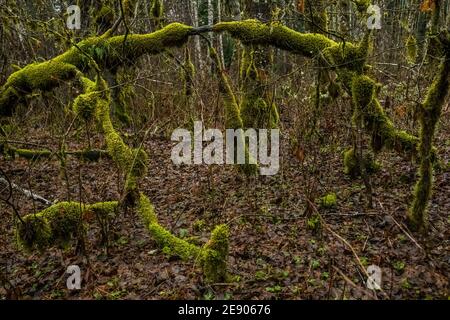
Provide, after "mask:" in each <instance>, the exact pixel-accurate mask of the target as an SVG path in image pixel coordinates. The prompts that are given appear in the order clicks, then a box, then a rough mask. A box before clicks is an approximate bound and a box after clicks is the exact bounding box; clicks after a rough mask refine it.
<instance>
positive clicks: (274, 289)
mask: <svg viewBox="0 0 450 320" xmlns="http://www.w3.org/2000/svg"><path fill="white" fill-rule="evenodd" d="M282 290H283V288H282V287H281V286H280V285H275V286H273V287H267V288H266V291H267V292H270V293H280V292H281V291H282Z"/></svg>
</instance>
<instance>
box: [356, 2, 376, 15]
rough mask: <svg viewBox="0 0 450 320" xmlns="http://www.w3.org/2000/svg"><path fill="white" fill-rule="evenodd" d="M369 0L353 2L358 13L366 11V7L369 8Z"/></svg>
mask: <svg viewBox="0 0 450 320" xmlns="http://www.w3.org/2000/svg"><path fill="white" fill-rule="evenodd" d="M371 2H372V1H371V0H355V1H354V3H355V4H356V9H357V10H358V11H359V13H365V12H367V9H368V8H369V6H370V4H371Z"/></svg>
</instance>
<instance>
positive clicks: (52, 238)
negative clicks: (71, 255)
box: [17, 202, 118, 250]
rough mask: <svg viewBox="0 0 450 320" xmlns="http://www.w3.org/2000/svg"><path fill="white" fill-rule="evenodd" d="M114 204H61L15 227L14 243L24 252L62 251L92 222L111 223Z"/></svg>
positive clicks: (116, 203)
mask: <svg viewBox="0 0 450 320" xmlns="http://www.w3.org/2000/svg"><path fill="white" fill-rule="evenodd" d="M117 208H118V202H102V203H97V204H94V205H84V204H80V203H79V202H61V203H58V204H55V205H53V206H51V207H49V208H47V209H45V210H43V211H41V212H39V213H36V214H34V213H33V214H29V215H26V216H24V217H23V218H22V220H23V223H22V222H20V221H19V222H18V224H17V240H18V243H19V245H20V246H21V247H23V248H25V249H26V250H32V249H37V250H44V249H46V248H49V247H53V246H59V247H65V246H67V244H68V242H69V241H70V240H71V239H72V238H74V237H76V236H77V235H78V234H79V232H84V231H85V229H86V228H87V227H88V226H89V223H90V222H92V221H93V220H94V219H95V218H94V216H95V215H99V216H101V217H102V218H103V219H105V218H110V219H112V218H113V217H114V216H115V214H116V212H117Z"/></svg>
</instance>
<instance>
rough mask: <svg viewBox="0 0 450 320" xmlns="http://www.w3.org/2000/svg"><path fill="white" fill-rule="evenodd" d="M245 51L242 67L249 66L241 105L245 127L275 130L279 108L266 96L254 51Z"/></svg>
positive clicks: (244, 81)
mask: <svg viewBox="0 0 450 320" xmlns="http://www.w3.org/2000/svg"><path fill="white" fill-rule="evenodd" d="M245 51H247V53H246V54H245V55H244V57H243V58H244V59H245V61H242V62H241V66H243V65H246V66H247V70H246V71H245V76H244V79H243V91H244V96H243V98H242V103H241V105H240V113H241V117H242V124H243V127H244V128H261V129H262V128H269V129H275V128H277V127H278V121H279V115H278V110H277V107H276V105H275V103H273V102H271V101H270V99H268V97H267V95H266V92H265V91H266V90H265V85H264V83H263V82H262V80H261V78H260V75H259V70H258V68H257V66H256V61H255V58H254V50H251V51H250V50H248V49H247V50H245ZM272 100H273V99H272Z"/></svg>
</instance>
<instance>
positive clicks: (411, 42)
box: [406, 35, 419, 64]
mask: <svg viewBox="0 0 450 320" xmlns="http://www.w3.org/2000/svg"><path fill="white" fill-rule="evenodd" d="M418 52H419V49H418V46H417V40H416V37H414V36H413V35H410V36H409V37H408V39H407V40H406V59H407V61H408V63H409V64H414V63H415V62H416V60H417V57H418V55H419V53H418Z"/></svg>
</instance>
